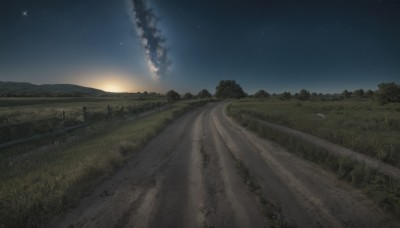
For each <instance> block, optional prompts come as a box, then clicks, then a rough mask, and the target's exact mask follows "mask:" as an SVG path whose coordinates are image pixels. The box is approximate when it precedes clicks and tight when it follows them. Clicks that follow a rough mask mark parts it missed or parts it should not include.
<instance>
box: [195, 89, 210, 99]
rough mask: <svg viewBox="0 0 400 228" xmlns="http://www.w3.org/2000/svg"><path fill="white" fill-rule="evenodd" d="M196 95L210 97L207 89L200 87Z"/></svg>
mask: <svg viewBox="0 0 400 228" xmlns="http://www.w3.org/2000/svg"><path fill="white" fill-rule="evenodd" d="M197 96H198V97H200V98H210V97H211V93H210V92H208V90H206V89H202V90H201V91H200V92H199V94H198V95H197Z"/></svg>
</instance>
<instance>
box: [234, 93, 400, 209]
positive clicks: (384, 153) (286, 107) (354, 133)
mask: <svg viewBox="0 0 400 228" xmlns="http://www.w3.org/2000/svg"><path fill="white" fill-rule="evenodd" d="M227 113H228V115H230V116H231V117H232V118H233V119H235V120H236V121H237V122H239V123H240V124H242V125H243V126H245V127H247V128H249V129H250V130H252V131H254V132H256V133H257V134H258V135H260V136H261V137H265V138H267V139H270V140H273V141H275V142H277V143H279V144H281V145H282V146H284V147H286V148H287V149H288V150H289V151H291V152H293V153H296V154H298V155H299V156H302V157H304V158H305V159H308V160H311V161H313V162H315V163H317V164H320V165H322V166H323V167H324V168H326V169H329V170H331V171H333V172H334V173H335V174H336V175H337V176H338V178H340V179H343V180H346V181H348V182H350V183H352V184H353V185H354V186H356V187H358V188H360V189H362V190H363V191H364V192H366V194H367V195H368V196H369V197H370V198H371V199H373V200H374V201H375V202H376V203H377V204H378V205H379V206H381V207H382V208H384V209H385V210H387V211H388V212H390V213H393V214H395V215H396V216H400V180H395V179H393V178H391V177H388V176H385V175H382V174H380V173H378V172H376V170H374V169H371V168H369V167H366V166H365V165H364V164H361V163H357V162H355V161H353V160H351V159H349V158H348V157H336V156H333V155H331V154H330V153H329V152H328V151H326V150H324V149H322V148H320V147H318V146H316V145H314V144H312V143H310V142H306V141H304V140H302V139H300V138H298V137H295V136H292V135H287V134H286V133H284V132H281V131H279V130H276V129H272V128H269V127H266V126H263V125H260V123H259V122H258V120H266V121H269V122H273V123H278V124H281V125H284V126H289V127H291V128H294V129H297V130H300V131H303V132H308V133H310V134H312V135H315V136H319V137H322V138H325V139H327V140H329V141H332V142H334V143H337V144H340V145H343V146H345V147H348V148H350V149H353V150H355V151H357V152H359V153H364V154H366V155H368V156H371V157H374V158H377V159H380V160H381V161H383V162H386V163H389V164H392V165H394V166H396V167H400V140H399V138H400V104H389V105H385V106H379V105H376V104H375V103H371V102H369V101H368V100H344V101H329V102H321V101H319V102H299V101H278V100H274V99H272V100H259V99H242V100H240V101H234V102H232V103H231V104H230V105H228V107H227Z"/></svg>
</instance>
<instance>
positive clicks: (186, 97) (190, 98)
mask: <svg viewBox="0 0 400 228" xmlns="http://www.w3.org/2000/svg"><path fill="white" fill-rule="evenodd" d="M183 99H184V100H192V99H193V95H192V94H191V93H185V95H183Z"/></svg>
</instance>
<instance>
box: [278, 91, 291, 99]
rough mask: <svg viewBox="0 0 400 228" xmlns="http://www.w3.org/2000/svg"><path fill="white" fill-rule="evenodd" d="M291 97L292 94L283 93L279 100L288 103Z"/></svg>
mask: <svg viewBox="0 0 400 228" xmlns="http://www.w3.org/2000/svg"><path fill="white" fill-rule="evenodd" d="M291 97H292V94H290V92H283V93H282V95H281V97H280V98H279V99H281V100H284V101H288V100H290V98H291Z"/></svg>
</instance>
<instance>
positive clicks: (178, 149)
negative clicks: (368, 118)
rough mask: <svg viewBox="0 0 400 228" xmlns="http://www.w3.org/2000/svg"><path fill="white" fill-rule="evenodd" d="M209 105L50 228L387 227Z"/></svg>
mask: <svg viewBox="0 0 400 228" xmlns="http://www.w3.org/2000/svg"><path fill="white" fill-rule="evenodd" d="M224 106H225V103H213V104H208V105H206V106H204V107H201V108H199V109H197V110H195V111H193V112H191V113H188V114H186V115H185V116H183V117H182V118H180V119H179V120H177V121H175V122H174V123H173V124H171V125H170V126H169V127H167V128H166V129H165V130H164V131H162V132H161V133H160V134H159V135H158V136H157V137H156V138H155V139H154V140H152V141H151V142H150V143H149V144H148V145H147V146H146V147H145V148H144V149H143V150H141V151H139V152H138V153H137V154H136V155H135V157H134V158H133V159H132V160H131V161H130V162H128V163H127V164H126V165H125V166H124V167H123V168H122V169H121V170H120V171H119V172H118V173H116V174H115V175H114V176H113V177H111V178H109V179H108V180H106V181H105V182H104V183H103V184H101V185H100V186H99V187H98V188H97V189H96V190H95V191H94V192H93V193H92V194H91V195H90V196H88V197H86V198H84V199H83V200H82V201H81V203H80V204H79V206H78V207H77V208H75V209H73V210H71V212H69V213H67V214H66V215H65V216H64V217H63V218H61V219H60V220H59V221H58V222H57V223H56V224H52V225H51V226H55V227H269V226H271V225H288V226H294V227H396V226H399V224H398V223H397V221H395V220H394V219H393V218H390V217H388V216H387V215H385V214H384V213H383V212H382V211H381V209H379V208H378V207H377V206H376V205H374V204H373V203H372V202H371V201H370V200H369V199H367V198H366V196H365V195H363V194H362V193H361V192H360V191H358V190H355V189H353V188H352V187H351V186H349V185H348V184H346V183H344V182H342V181H339V180H337V178H336V177H335V176H334V175H333V174H331V173H329V172H327V171H325V170H322V169H321V168H319V167H318V166H316V165H314V164H312V163H310V162H308V161H304V160H302V159H301V158H298V157H296V156H295V155H292V154H290V153H288V152H287V151H285V150H284V149H283V148H282V147H280V146H279V145H277V144H275V143H272V142H270V141H267V140H264V139H260V138H258V137H257V136H255V135H254V134H252V133H251V132H248V131H247V130H245V129H243V128H242V127H240V126H238V125H237V124H235V123H234V122H233V121H232V120H230V119H229V118H228V117H227V116H226V115H225V114H224Z"/></svg>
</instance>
